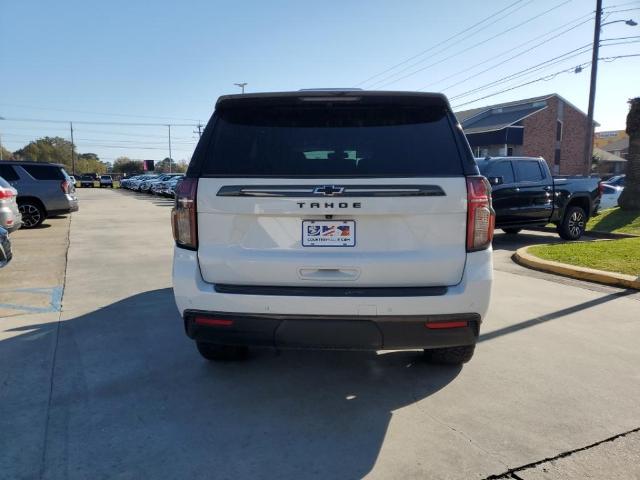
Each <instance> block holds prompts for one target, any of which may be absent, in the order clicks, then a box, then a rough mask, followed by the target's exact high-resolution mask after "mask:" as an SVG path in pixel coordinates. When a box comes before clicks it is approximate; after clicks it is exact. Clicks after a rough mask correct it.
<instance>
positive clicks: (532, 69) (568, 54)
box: [450, 43, 591, 100]
mask: <svg viewBox="0 0 640 480" xmlns="http://www.w3.org/2000/svg"><path fill="white" fill-rule="evenodd" d="M590 46H591V44H590V43H587V44H585V45H583V46H581V47H578V48H576V49H574V50H570V51H568V52H565V53H563V54H561V55H558V56H556V57H553V58H550V59H549V60H545V61H544V62H541V63H538V64H536V65H533V66H531V67H528V68H525V69H523V70H520V71H518V72H515V73H512V74H510V75H507V76H505V77H502V78H499V79H497V80H494V81H492V82H489V83H485V84H484V85H481V86H479V87H476V88H473V89H471V90H467V91H465V92H462V93H459V94H457V95H454V96H452V97H450V98H451V99H452V100H455V99H457V98H461V97H466V96H469V95H471V94H473V93H476V92H478V91H481V90H486V89H487V88H491V87H493V86H496V85H499V84H501V83H505V82H508V81H511V80H515V79H517V78H520V77H523V76H525V75H528V74H529V73H533V72H536V71H538V70H542V69H544V68H548V67H550V66H552V65H555V64H557V63H561V62H564V61H566V60H569V59H571V58H575V57H577V56H579V55H583V54H585V53H587V52H588V51H589V48H590Z"/></svg>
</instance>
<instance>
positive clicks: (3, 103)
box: [0, 102, 199, 122]
mask: <svg viewBox="0 0 640 480" xmlns="http://www.w3.org/2000/svg"><path fill="white" fill-rule="evenodd" d="M0 105H5V106H7V107H18V108H29V109H34V110H47V111H51V112H69V113H84V114H87V115H106V116H111V117H131V118H155V119H163V120H187V121H194V122H197V121H199V120H198V119H195V118H179V117H163V116H153V115H135V114H131V113H106V112H92V111H87V110H70V109H66V108H50V107H34V106H33V105H21V104H16V103H5V102H0Z"/></svg>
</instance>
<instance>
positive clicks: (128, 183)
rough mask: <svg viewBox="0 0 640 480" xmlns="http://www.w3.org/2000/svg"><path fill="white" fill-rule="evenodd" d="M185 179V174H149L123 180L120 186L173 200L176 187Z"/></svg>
mask: <svg viewBox="0 0 640 480" xmlns="http://www.w3.org/2000/svg"><path fill="white" fill-rule="evenodd" d="M183 177H184V174H183V173H159V174H148V173H147V174H143V175H136V176H134V177H130V178H126V179H123V180H121V181H120V186H121V187H122V188H126V189H128V190H134V191H136V192H143V193H151V194H153V195H159V196H162V197H170V198H173V197H175V194H176V186H177V185H178V182H180V180H182V178H183Z"/></svg>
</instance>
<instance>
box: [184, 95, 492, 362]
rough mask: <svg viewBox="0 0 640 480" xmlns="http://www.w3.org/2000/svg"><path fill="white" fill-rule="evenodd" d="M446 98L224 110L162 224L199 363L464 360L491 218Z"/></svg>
mask: <svg viewBox="0 0 640 480" xmlns="http://www.w3.org/2000/svg"><path fill="white" fill-rule="evenodd" d="M490 191H491V187H490V185H489V183H488V182H487V180H486V179H485V178H484V177H482V176H480V175H479V173H478V169H477V167H476V164H475V162H474V159H473V155H472V153H471V150H470V148H469V145H468V143H467V140H466V138H465V136H464V134H463V133H462V130H461V128H460V126H459V125H458V123H457V121H456V119H455V117H454V115H453V113H452V111H451V108H450V106H449V103H448V101H447V99H446V97H444V96H443V95H440V94H427V93H413V92H368V91H353V90H342V91H335V90H332V91H320V90H319V91H300V92H286V93H261V94H245V95H229V96H224V97H221V98H220V99H219V100H218V102H217V104H216V108H215V112H214V114H213V116H212V118H211V120H210V121H209V123H208V125H207V127H206V129H205V131H204V134H203V136H202V139H201V140H200V142H199V143H198V146H197V148H196V150H195V152H194V155H193V159H192V161H191V164H190V166H189V170H188V172H187V174H186V176H185V178H184V180H183V181H182V182H180V184H179V186H178V188H177V190H176V202H175V207H174V209H173V212H172V223H173V232H174V238H175V250H174V261H173V290H174V294H175V299H176V303H177V306H178V309H179V311H180V314H181V315H182V317H183V319H184V326H185V330H186V333H187V335H188V336H189V337H191V338H192V339H194V340H195V341H196V343H197V347H198V350H199V351H200V353H201V354H202V355H203V356H204V357H205V358H207V359H210V360H220V359H235V358H242V357H244V356H246V353H247V351H248V347H251V346H260V347H275V348H328V349H353V350H359V349H365V350H366V349H369V350H382V349H391V350H399V349H424V352H425V355H426V356H427V357H428V358H429V359H430V360H432V361H436V362H441V363H452V364H460V363H464V362H466V361H468V360H469V359H470V358H471V356H472V355H473V351H474V347H475V343H476V341H477V338H478V333H479V329H480V324H481V322H482V320H483V319H484V317H485V314H486V312H487V309H488V306H489V298H490V294H491V284H492V280H493V273H492V252H491V240H492V236H493V225H494V212H493V208H492V206H491V196H490Z"/></svg>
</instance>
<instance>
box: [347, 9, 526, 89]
mask: <svg viewBox="0 0 640 480" xmlns="http://www.w3.org/2000/svg"><path fill="white" fill-rule="evenodd" d="M523 1H524V0H517V1H515V2H513V3H511V4H510V5H508V6H506V7H505V8H503V9H502V10H498V11H497V12H495V13H492V14H491V15H489V16H488V17H486V18H484V19H482V20H480V21H479V22H477V23H475V24H473V25H471V26H470V27H467V28H465V29H463V30H461V31H459V32H458V33H456V34H454V35H452V36H451V37H449V38H446V39H445V40H442V41H441V42H439V43H436V44H435V45H433V46H431V47H429V48H427V49H426V50H423V51H421V52H420V53H417V54H415V55H413V56H411V57H409V58H407V59H406V60H403V61H402V62H400V63H397V64H395V65H393V66H391V67H389V68H387V69H386V70H383V71H382V72H380V73H377V74H375V75H372V76H371V77H369V78H367V79H366V80H363V81H361V82H360V83H357V84H356V85H355V86H356V87H358V86H360V85H362V84H364V83H367V82H369V81H370V80H373V79H374V78H377V77H379V76H381V75H384V74H385V73H387V72H390V71H391V70H394V69H396V68H397V67H400V66H402V65H404V64H405V63H408V62H410V61H411V60H413V59H415V58H418V57H420V56H422V55H424V54H425V53H428V52H430V51H431V50H433V49H434V48H437V47H439V46H440V45H444V44H446V43H448V42H450V41H451V40H453V39H455V38H457V37H459V36H460V35H462V34H464V33H466V32H468V31H469V30H472V29H474V28H476V27H477V26H479V25H482V24H483V23H484V22H486V21H487V20H490V19H491V18H493V17H494V16H496V15H499V14H500V13H502V12H504V11H505V10H508V9H510V8H511V7H513V6H515V5H517V4H519V3H522V2H523ZM528 3H530V2H528Z"/></svg>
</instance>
